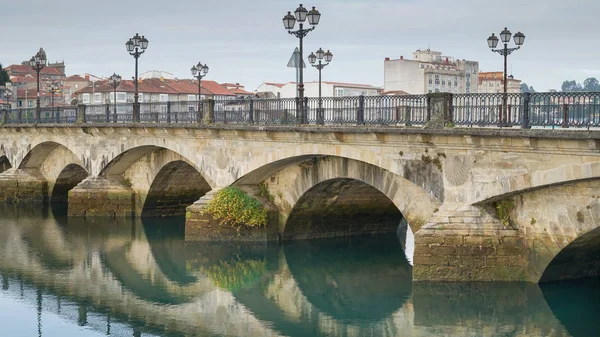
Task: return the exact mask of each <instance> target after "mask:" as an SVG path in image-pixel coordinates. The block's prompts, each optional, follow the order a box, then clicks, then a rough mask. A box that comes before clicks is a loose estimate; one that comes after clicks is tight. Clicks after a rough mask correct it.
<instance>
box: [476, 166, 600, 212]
mask: <svg viewBox="0 0 600 337" xmlns="http://www.w3.org/2000/svg"><path fill="white" fill-rule="evenodd" d="M598 178H600V162H592V163H579V164H573V165H565V166H561V167H557V168H551V169H547V170H537V171H533V172H528V173H525V174H522V175H516V176H509V177H502V178H501V179H499V180H496V181H494V182H490V183H482V186H481V187H480V188H479V189H478V190H477V191H474V196H475V200H473V204H483V203H487V202H491V201H496V200H499V199H504V198H506V197H510V196H513V195H516V194H521V193H525V192H529V191H533V190H537V189H541V188H547V187H551V186H556V185H562V184H568V183H574V182H578V181H583V180H590V179H598Z"/></svg>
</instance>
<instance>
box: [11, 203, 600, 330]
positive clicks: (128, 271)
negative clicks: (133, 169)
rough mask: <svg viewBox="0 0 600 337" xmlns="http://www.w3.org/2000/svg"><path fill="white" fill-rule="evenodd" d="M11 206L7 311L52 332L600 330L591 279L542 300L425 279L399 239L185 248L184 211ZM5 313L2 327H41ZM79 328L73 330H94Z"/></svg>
mask: <svg viewBox="0 0 600 337" xmlns="http://www.w3.org/2000/svg"><path fill="white" fill-rule="evenodd" d="M0 214H2V218H1V219H0V227H1V228H2V230H1V231H0V276H1V277H2V283H1V284H2V289H3V290H2V291H0V306H2V305H8V303H10V305H12V306H15V305H19V303H25V304H24V305H23V306H22V307H20V309H19V310H11V312H15V313H17V312H25V313H26V314H25V315H28V316H29V317H36V314H37V315H38V316H39V317H40V323H41V325H40V331H41V332H42V335H44V336H48V335H49V334H48V333H50V331H53V330H52V327H53V323H52V322H53V317H55V316H54V315H58V316H59V317H61V318H62V319H64V320H66V322H70V323H67V324H70V325H72V326H73V327H75V328H77V327H78V326H80V325H81V326H84V327H86V329H93V330H96V331H98V332H100V333H103V334H107V335H111V336H121V335H127V336H132V335H134V336H135V335H141V334H144V335H156V336H349V335H352V336H403V335H413V336H448V335H452V336H473V335H511V336H570V335H572V336H588V335H594V332H595V331H597V329H598V326H597V324H596V323H595V320H594V319H593V318H594V317H595V316H594V313H597V312H598V311H599V310H600V307H599V305H600V304H599V303H600V299H599V298H597V297H598V296H596V295H597V291H596V292H593V291H591V290H590V289H593V288H590V287H592V286H587V288H585V290H583V291H577V290H576V289H575V288H574V287H572V286H570V283H566V284H561V285H560V286H556V287H552V286H553V284H549V285H544V287H543V288H542V291H543V294H542V291H540V288H539V287H538V286H537V285H534V284H513V283H507V284H497V283H485V284H465V283H451V284H432V283H416V284H414V285H413V284H411V281H410V271H411V267H410V265H409V264H408V263H407V262H406V259H405V258H404V256H403V254H402V250H401V249H400V246H399V244H398V243H397V242H396V239H395V238H394V236H393V235H392V236H388V237H387V238H386V237H373V238H358V237H357V238H347V239H343V240H332V239H329V240H323V241H303V242H300V241H297V242H291V243H287V244H285V245H283V246H269V245H266V244H238V243H210V244H207V243H186V242H185V241H184V240H183V235H182V232H181V230H180V226H182V220H181V219H180V220H169V219H162V220H157V219H152V220H151V221H148V220H144V221H146V222H145V223H143V224H142V223H141V222H137V221H120V222H119V221H114V220H110V221H108V220H106V221H105V220H97V221H95V222H85V221H83V220H77V219H67V218H53V217H52V216H48V215H44V214H43V213H41V212H38V213H37V214H30V213H28V212H27V211H23V210H15V209H6V208H2V209H0ZM597 282H598V281H596V283H595V284H593V287H595V289H596V290H597V289H598V284H597ZM546 286H550V288H546ZM576 286H577V287H582V286H581V285H576ZM544 298H546V300H547V302H546V300H544ZM15 301H16V302H15ZM569 302H570V303H573V304H572V305H571V306H569V305H567V303H569ZM14 303H17V304H14ZM548 304H550V306H549V305H548ZM38 308H39V312H38V313H36V311H38ZM573 312H574V313H575V314H572V313H573ZM555 314H556V316H555ZM586 315H587V316H586ZM6 317H7V316H3V315H2V314H0V326H2V327H3V328H4V330H3V333H5V332H6V331H13V332H14V331H16V333H13V335H19V332H22V331H29V330H19V329H26V328H27V327H21V326H20V325H19V323H18V320H17V319H14V318H10V319H8V318H6ZM556 317H558V318H559V319H556ZM594 324H596V325H594ZM563 326H564V327H563ZM6 327H8V328H6ZM565 327H566V328H565ZM7 329H8V330H7ZM67 330H68V329H66V330H65V331H67ZM76 331H77V333H73V334H69V333H68V332H65V333H62V336H69V337H70V336H85V334H84V333H83V332H81V330H76ZM20 334H21V335H23V333H20ZM25 335H30V334H29V333H25Z"/></svg>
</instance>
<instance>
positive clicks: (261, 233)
mask: <svg viewBox="0 0 600 337" xmlns="http://www.w3.org/2000/svg"><path fill="white" fill-rule="evenodd" d="M257 189H258V188H257V187H252V186H243V187H242V190H244V191H245V192H246V193H250V194H251V195H252V196H253V197H254V198H256V199H257V200H258V201H260V202H261V203H262V204H263V206H264V207H265V208H266V209H267V225H266V226H264V227H258V228H257V227H249V226H240V227H230V226H225V225H222V224H221V223H220V222H219V221H217V220H215V219H214V218H213V217H212V215H210V214H208V213H206V212H205V210H206V205H207V203H208V202H209V201H210V200H211V199H212V198H213V197H214V195H215V193H217V192H218V190H212V191H210V192H208V193H206V194H205V195H204V196H203V197H202V198H200V200H198V201H197V202H195V203H194V204H192V205H191V206H189V207H188V208H187V212H186V216H185V240H186V241H264V242H266V241H277V240H280V239H281V238H280V237H279V235H278V233H277V223H278V220H277V218H278V213H277V210H276V208H275V207H274V206H273V205H272V204H271V203H270V202H269V201H267V200H265V198H263V197H260V196H257V195H256V192H257Z"/></svg>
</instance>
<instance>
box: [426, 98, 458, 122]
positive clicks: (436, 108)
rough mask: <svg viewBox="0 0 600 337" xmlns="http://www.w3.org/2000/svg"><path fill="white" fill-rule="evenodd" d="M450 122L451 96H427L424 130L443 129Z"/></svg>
mask: <svg viewBox="0 0 600 337" xmlns="http://www.w3.org/2000/svg"><path fill="white" fill-rule="evenodd" d="M449 122H452V94H449V93H429V94H427V122H426V123H425V128H443V127H444V126H445V125H446V123H449Z"/></svg>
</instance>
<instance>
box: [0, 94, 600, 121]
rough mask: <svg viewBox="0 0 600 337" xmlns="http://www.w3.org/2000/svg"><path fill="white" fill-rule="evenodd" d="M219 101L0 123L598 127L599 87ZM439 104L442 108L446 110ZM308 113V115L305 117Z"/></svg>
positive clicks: (32, 114)
mask: <svg viewBox="0 0 600 337" xmlns="http://www.w3.org/2000/svg"><path fill="white" fill-rule="evenodd" d="M504 98H505V97H504V95H503V94H501V93H498V94H445V93H443V94H438V93H436V94H428V95H401V96H353V97H323V98H322V99H321V100H319V98H316V97H306V98H305V102H304V111H303V112H300V111H298V108H299V104H298V101H297V99H296V98H281V99H258V98H252V99H219V100H202V101H177V102H147V103H140V114H139V121H138V120H134V117H135V116H134V114H133V104H132V103H123V104H121V103H119V104H102V105H80V106H68V107H62V106H61V107H54V108H52V107H45V108H42V109H41V112H40V114H39V116H37V113H36V110H35V108H26V109H11V110H3V111H1V114H0V124H56V123H59V124H69V123H79V124H82V123H86V124H97V123H99V124H106V123H109V124H111V123H114V124H120V123H121V124H122V123H137V122H139V123H144V124H191V125H198V124H258V125H298V122H299V121H301V120H305V121H306V122H305V123H307V124H309V125H332V126H334V125H359V126H360V125H371V126H373V125H380V126H423V125H425V124H427V123H428V121H430V120H431V119H432V116H435V115H439V114H441V115H442V116H443V121H444V123H445V124H446V125H447V126H456V127H503V128H505V127H510V128H515V127H518V128H532V127H533V128H557V127H558V128H585V129H590V128H598V127H600V92H577V93H563V92H546V93H520V94H507V95H506V104H504ZM440 109H441V110H442V111H440ZM300 114H304V115H305V116H306V118H304V119H303V118H300V117H301V115H300Z"/></svg>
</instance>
